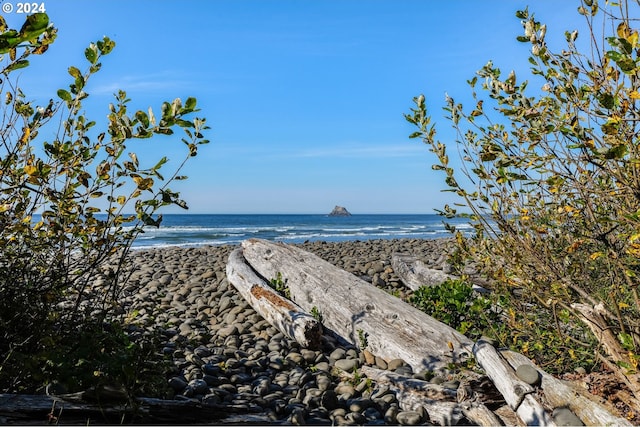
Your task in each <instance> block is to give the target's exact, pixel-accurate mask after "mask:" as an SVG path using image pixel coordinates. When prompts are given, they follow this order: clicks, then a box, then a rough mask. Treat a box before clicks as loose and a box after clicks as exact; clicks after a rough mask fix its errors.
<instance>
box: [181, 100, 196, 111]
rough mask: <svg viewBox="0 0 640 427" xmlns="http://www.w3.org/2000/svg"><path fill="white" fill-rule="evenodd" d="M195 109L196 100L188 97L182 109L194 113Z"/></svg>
mask: <svg viewBox="0 0 640 427" xmlns="http://www.w3.org/2000/svg"><path fill="white" fill-rule="evenodd" d="M195 108H196V98H193V97H189V98H187V100H186V102H185V103H184V109H185V110H189V111H194V110H195Z"/></svg>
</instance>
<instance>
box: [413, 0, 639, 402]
mask: <svg viewBox="0 0 640 427" xmlns="http://www.w3.org/2000/svg"><path fill="white" fill-rule="evenodd" d="M638 12H639V11H638V4H637V3H636V2H630V1H629V2H627V1H624V0H623V1H620V2H619V3H614V2H607V4H606V6H605V8H604V9H603V8H600V7H599V5H598V2H597V0H582V2H581V4H580V7H579V8H578V13H579V14H581V15H583V16H584V17H585V19H586V22H587V25H588V28H589V30H590V31H589V32H588V33H587V34H586V35H582V36H583V37H586V38H587V39H588V41H587V42H586V43H585V45H586V46H587V47H586V49H584V48H583V49H582V50H583V51H584V52H582V51H580V50H579V49H578V45H577V43H578V32H577V31H567V32H566V33H565V38H566V47H565V48H564V49H563V50H562V51H560V52H556V53H554V52H552V51H551V50H550V48H549V47H548V45H547V43H546V39H545V36H546V26H545V25H544V24H542V23H540V22H538V21H536V20H535V18H534V15H533V14H532V13H530V12H529V11H528V10H524V11H519V12H518V13H517V14H516V16H517V17H518V18H520V19H521V20H522V23H523V27H524V35H521V36H519V37H518V38H517V39H518V41H520V42H522V43H527V44H529V45H530V46H531V56H530V57H529V62H530V64H531V73H532V81H531V83H529V82H527V81H524V80H519V79H517V77H516V75H515V73H513V72H511V73H510V74H508V75H507V76H506V78H505V77H503V76H502V73H501V72H500V70H499V69H498V68H496V67H495V66H494V65H493V64H492V63H491V62H489V63H488V64H487V65H485V66H484V67H483V68H482V69H481V70H479V71H478V73H477V75H476V76H475V77H473V78H472V79H471V80H469V81H468V84H469V85H470V87H471V93H472V96H473V99H474V105H473V107H472V108H463V106H462V105H461V104H460V103H457V102H455V101H454V100H453V99H451V98H448V99H447V106H446V108H445V111H446V112H447V118H448V119H449V120H450V121H451V123H452V125H453V127H454V129H455V131H456V133H457V138H456V143H457V145H458V150H459V152H460V153H461V161H462V163H461V164H462V166H461V167H460V169H459V170H454V168H453V167H452V166H451V164H450V162H449V157H448V155H447V146H446V145H445V144H444V143H442V142H440V141H439V140H437V138H436V130H435V127H434V125H432V124H431V118H430V116H429V115H428V113H427V109H426V106H425V98H424V96H422V95H421V96H418V97H416V98H414V102H415V105H416V106H415V108H412V110H411V113H410V114H407V115H406V118H407V120H408V121H409V122H411V123H412V124H414V125H415V126H417V127H418V128H419V130H418V131H417V132H415V133H413V134H412V135H411V137H412V138H418V137H419V138H422V139H423V141H424V142H425V143H426V144H428V145H429V146H430V151H432V152H433V153H435V156H436V157H437V160H438V162H437V164H435V165H434V166H433V168H434V169H436V170H440V171H443V172H444V174H445V175H446V183H447V185H448V186H449V188H450V190H449V191H452V192H455V193H456V194H457V195H458V196H460V198H461V199H462V202H461V203H460V204H459V206H464V207H465V208H467V209H470V210H471V212H472V214H471V215H470V216H471V218H472V219H473V220H474V222H475V224H476V231H477V233H476V234H475V237H474V238H473V239H471V240H467V239H463V238H461V236H460V235H458V242H459V247H460V249H461V254H463V255H465V256H467V257H469V258H470V259H472V260H474V262H476V263H477V265H478V266H480V267H481V269H482V271H483V272H484V273H485V274H487V275H488V276H489V277H491V278H492V279H494V281H495V283H496V284H497V286H498V287H499V288H500V289H502V291H503V293H504V294H506V295H513V293H514V291H516V290H518V291H519V292H518V297H517V298H512V299H511V304H513V305H514V307H517V308H518V309H515V310H514V309H513V307H512V308H511V310H510V311H509V313H508V315H507V322H508V323H509V326H510V328H511V329H512V332H511V337H510V340H511V341H506V342H505V343H506V344H507V345H513V344H519V345H520V348H522V347H526V348H525V350H527V348H528V350H529V351H528V354H530V355H531V356H533V357H536V358H538V362H539V363H552V362H550V361H551V360H553V359H554V358H555V359H556V360H563V361H564V360H566V358H567V357H568V356H567V355H569V356H570V357H571V358H572V359H576V358H577V357H578V356H577V355H578V354H586V352H589V353H591V354H593V355H594V356H595V357H596V358H597V360H598V361H599V362H601V363H603V364H604V365H605V366H606V367H607V368H608V369H611V370H612V371H613V372H615V374H616V375H617V377H618V378H619V380H620V381H621V383H623V384H625V385H626V386H627V387H628V389H629V390H630V391H631V392H632V393H633V395H634V396H635V402H632V404H633V405H634V406H635V408H636V409H638V408H640V405H639V404H638V402H639V399H640V375H639V374H638V368H639V363H640V349H639V346H640V316H639V315H640V299H639V297H638V289H637V287H638V283H639V282H638V281H639V280H640V142H639V141H640V135H639V130H640V127H639V123H640V78H639V77H638V76H640V41H639V33H638V30H637V29H635V28H634V25H635V24H637V22H638V20H637V18H638V16H637V15H638ZM634 13H635V15H636V17H635V18H634V17H633V16H634ZM478 87H479V88H480V89H481V92H480V93H478V92H477V90H478ZM441 213H442V214H444V215H447V216H453V215H456V214H457V210H456V208H454V207H451V206H445V207H444V209H443V211H442V212H441ZM523 290H524V292H522V291H523ZM532 307H538V308H539V311H538V310H532ZM531 313H535V315H536V317H534V316H531ZM540 319H550V320H549V321H547V322H546V323H548V325H547V326H548V328H547V330H550V331H552V332H553V335H554V337H553V338H547V341H546V342H548V343H552V345H554V346H556V348H555V354H549V348H548V346H544V343H545V341H544V340H541V338H540V337H541V335H542V334H543V332H544V331H543V329H544V328H545V326H543V325H541V324H540V323H539V322H540ZM576 320H577V321H576ZM582 330H584V331H591V334H590V335H589V334H585V333H583V332H582ZM594 338H595V343H594V344H590V343H593V342H594V341H593V340H594ZM534 343H535V344H536V345H538V344H539V345H540V346H539V347H537V348H534V347H533V344H534ZM530 344H531V345H530ZM545 347H546V348H545ZM545 351H546V352H547V353H545ZM565 363H566V362H565ZM557 368H561V366H557Z"/></svg>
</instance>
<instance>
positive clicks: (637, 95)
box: [629, 90, 640, 99]
mask: <svg viewBox="0 0 640 427" xmlns="http://www.w3.org/2000/svg"><path fill="white" fill-rule="evenodd" d="M629 98H631V99H640V92H638V91H637V90H632V91H631V92H629Z"/></svg>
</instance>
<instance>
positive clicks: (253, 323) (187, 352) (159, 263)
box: [122, 239, 457, 425]
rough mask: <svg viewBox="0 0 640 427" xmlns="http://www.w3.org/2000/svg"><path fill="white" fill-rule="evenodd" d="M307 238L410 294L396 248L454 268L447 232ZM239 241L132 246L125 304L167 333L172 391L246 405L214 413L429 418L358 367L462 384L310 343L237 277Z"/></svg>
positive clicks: (141, 324)
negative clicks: (395, 264)
mask: <svg viewBox="0 0 640 427" xmlns="http://www.w3.org/2000/svg"><path fill="white" fill-rule="evenodd" d="M297 246H300V247H302V248H303V249H305V250H308V251H310V252H312V253H315V254H316V255H318V256H320V257H321V258H323V259H325V260H327V261H329V262H331V263H332V264H334V265H336V266H338V267H340V268H342V269H344V270H347V271H349V272H351V273H353V274H355V275H356V276H358V277H360V278H362V279H363V280H365V281H367V282H370V283H372V285H374V286H377V287H379V288H382V289H384V290H386V291H387V292H389V293H391V294H393V295H395V296H397V297H399V298H402V297H406V296H407V293H408V292H410V291H409V289H407V288H405V287H404V285H403V284H402V282H401V280H400V279H399V278H398V277H397V276H396V275H395V274H394V271H393V268H392V267H391V254H392V253H394V252H400V253H407V254H412V255H415V256H418V257H419V258H420V259H421V260H422V261H423V262H425V263H426V264H427V265H428V266H430V267H431V268H434V269H440V270H445V271H448V264H447V251H448V250H450V249H451V247H452V244H451V241H450V240H446V239H435V240H423V239H393V240H368V241H348V242H339V243H333V242H324V241H315V242H306V243H301V244H297ZM233 249H234V246H230V245H226V246H225V245H223V246H199V247H169V248H162V249H150V250H137V251H133V252H132V253H131V257H132V261H133V262H132V263H131V267H130V268H131V270H130V271H129V272H130V273H131V276H130V279H129V282H128V284H127V286H126V287H125V288H124V289H123V293H122V301H123V309H124V312H125V313H127V315H129V316H130V317H131V318H132V320H131V323H130V327H131V328H132V330H133V332H134V333H136V332H139V333H142V332H143V331H146V330H154V331H156V332H158V331H159V333H160V336H161V341H162V345H161V347H162V348H161V349H159V351H161V352H162V353H163V354H164V355H165V356H166V358H167V359H169V360H170V362H171V368H170V369H169V371H168V372H167V383H168V385H169V389H170V392H169V393H170V394H171V395H170V396H166V397H167V398H170V399H174V400H175V399H178V400H179V399H184V400H197V401H199V402H201V403H202V405H203V406H206V405H212V406H219V405H223V406H225V407H228V408H229V410H230V412H232V413H235V414H238V415H236V416H235V418H234V417H231V418H227V419H226V420H224V419H223V420H217V421H213V420H212V421H211V422H212V423H229V424H233V423H250V422H253V423H257V424H295V425H301V424H325V425H359V424H378V425H384V424H393V425H396V424H403V425H423V424H427V425H428V424H429V417H428V414H427V413H426V412H425V411H403V410H402V409H401V408H400V406H399V405H398V401H397V399H396V396H395V395H394V393H393V392H392V391H390V390H389V389H388V388H385V387H384V386H382V385H381V386H378V385H377V384H375V383H373V382H372V381H371V380H368V379H367V378H361V377H360V376H359V375H358V373H357V369H358V368H359V367H360V366H362V365H365V364H366V365H370V366H374V367H377V368H379V369H386V370H391V371H394V372H397V373H400V374H403V375H406V376H410V377H411V376H414V377H416V378H421V379H428V380H430V381H434V382H438V383H442V384H444V386H445V387H448V388H452V389H454V390H455V388H456V387H457V383H456V382H455V381H452V379H451V378H448V377H447V375H442V374H441V375H437V376H435V377H432V378H431V377H430V375H429V373H425V372H412V369H411V367H410V366H408V365H407V364H406V363H404V361H402V360H400V359H395V360H383V359H381V358H378V357H375V356H374V355H371V354H369V353H368V352H366V351H360V350H359V349H358V348H356V347H350V346H344V345H340V344H339V343H338V342H337V340H336V339H334V338H333V337H331V336H327V335H325V336H324V337H323V341H322V348H321V349H320V350H316V351H312V350H308V349H304V348H300V346H299V345H298V344H297V343H296V342H295V341H293V340H291V339H288V338H287V337H286V336H284V335H283V334H282V333H281V332H279V331H278V330H277V329H276V328H274V327H273V326H271V325H270V324H269V323H268V322H267V321H265V320H264V319H263V318H262V317H261V316H260V315H259V314H258V313H256V312H255V311H254V310H253V309H252V308H251V306H250V305H249V304H248V303H247V302H246V301H245V300H244V299H243V298H242V297H241V296H240V294H239V293H238V292H237V291H236V289H235V288H234V287H233V285H232V284H230V283H229V282H228V280H227V277H226V274H225V268H226V262H227V257H228V255H229V253H230V252H231V251H232V250H233ZM202 422H203V423H207V420H202Z"/></svg>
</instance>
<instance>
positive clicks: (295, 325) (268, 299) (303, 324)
mask: <svg viewBox="0 0 640 427" xmlns="http://www.w3.org/2000/svg"><path fill="white" fill-rule="evenodd" d="M227 279H228V280H229V282H230V283H231V284H232V285H233V286H234V287H235V288H236V289H237V290H238V292H240V294H241V295H242V297H243V298H244V299H245V300H247V302H249V304H251V306H252V307H253V309H254V310H255V311H256V312H257V313H258V314H260V315H261V316H262V317H263V318H264V319H265V320H266V321H267V322H269V323H270V324H271V325H273V326H274V327H276V328H277V329H278V330H280V332H282V333H284V334H285V335H287V336H288V337H289V338H291V339H294V340H295V341H297V342H298V343H299V344H300V345H301V346H302V347H305V348H311V349H318V348H320V344H321V337H322V325H321V324H320V323H319V322H318V321H317V320H316V319H315V318H314V317H313V316H311V315H310V314H308V313H306V312H304V311H303V310H302V309H301V308H300V307H299V306H297V305H296V304H294V303H293V302H291V301H290V300H289V299H287V298H284V297H282V296H281V295H280V294H278V293H277V292H276V291H275V290H273V289H272V288H271V287H270V286H269V285H268V284H266V283H265V281H264V280H262V279H261V278H260V277H258V276H257V275H256V274H255V272H254V271H253V270H251V268H250V267H249V266H248V265H247V264H246V263H245V259H244V257H243V255H242V249H240V248H237V249H235V250H234V251H233V252H231V254H230V255H229V260H228V262H227Z"/></svg>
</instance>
